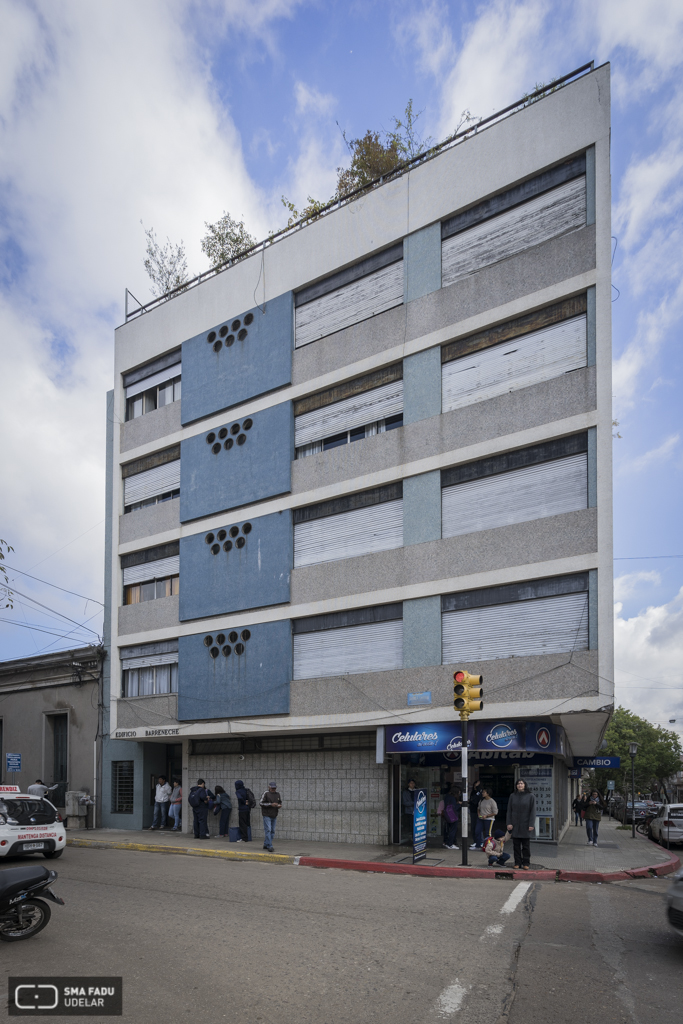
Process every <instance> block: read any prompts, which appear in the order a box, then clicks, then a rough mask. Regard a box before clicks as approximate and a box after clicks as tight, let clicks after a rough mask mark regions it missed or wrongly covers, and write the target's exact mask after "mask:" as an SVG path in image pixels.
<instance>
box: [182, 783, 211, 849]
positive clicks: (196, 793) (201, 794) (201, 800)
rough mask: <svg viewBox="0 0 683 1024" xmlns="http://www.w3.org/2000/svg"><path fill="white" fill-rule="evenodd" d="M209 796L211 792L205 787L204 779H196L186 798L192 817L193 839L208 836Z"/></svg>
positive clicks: (206, 837)
mask: <svg viewBox="0 0 683 1024" xmlns="http://www.w3.org/2000/svg"><path fill="white" fill-rule="evenodd" d="M209 797H212V798H213V793H210V792H209V790H208V789H207V788H206V783H205V782H204V779H197V785H196V786H193V787H192V789H191V790H190V795H189V796H188V798H187V801H188V803H189V805H190V807H191V808H192V814H193V817H194V837H195V839H208V838H209Z"/></svg>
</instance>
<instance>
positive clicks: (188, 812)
mask: <svg viewBox="0 0 683 1024" xmlns="http://www.w3.org/2000/svg"><path fill="white" fill-rule="evenodd" d="M189 754H190V741H189V740H183V770H182V787H183V803H182V808H183V811H182V815H183V832H192V831H193V828H194V826H193V823H192V808H191V807H190V805H189V804H188V802H187V798H188V796H189V793H190V773H189V768H188V761H189ZM195 781H196V780H195Z"/></svg>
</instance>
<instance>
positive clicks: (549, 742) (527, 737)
mask: <svg viewBox="0 0 683 1024" xmlns="http://www.w3.org/2000/svg"><path fill="white" fill-rule="evenodd" d="M472 724H473V725H474V726H475V729H476V733H475V735H474V737H473V736H472V733H474V732H475V730H473V729H472V728H471V727H470V738H469V740H468V744H467V746H468V748H469V749H472V750H529V751H535V752H538V753H548V754H563V753H564V733H563V730H562V729H561V728H559V727H557V726H555V725H553V724H552V723H550V722H518V721H508V722H506V721H498V722H495V721H493V722H476V723H472ZM385 749H386V751H387V753H396V754H399V753H402V754H412V753H422V752H424V753H428V752H430V751H433V752H437V751H438V752H442V753H447V752H449V751H453V750H460V749H462V732H461V729H460V722H428V723H420V724H417V725H388V726H386V728H385Z"/></svg>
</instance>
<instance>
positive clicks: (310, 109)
mask: <svg viewBox="0 0 683 1024" xmlns="http://www.w3.org/2000/svg"><path fill="white" fill-rule="evenodd" d="M294 96H295V98H296V112H297V114H299V115H303V114H317V115H321V114H329V113H330V111H331V110H332V108H333V107H334V105H335V103H336V102H337V101H336V100H335V98H334V96H332V95H331V94H330V93H322V92H319V90H318V89H316V88H315V87H314V86H310V85H306V83H305V82H297V83H296V84H295V86H294Z"/></svg>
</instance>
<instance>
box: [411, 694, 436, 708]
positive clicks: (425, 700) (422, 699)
mask: <svg viewBox="0 0 683 1024" xmlns="http://www.w3.org/2000/svg"><path fill="white" fill-rule="evenodd" d="M431 703H432V691H431V690H425V691H424V693H409V694H408V699H407V701H406V704H407V705H408V707H409V708H414V707H417V706H418V705H419V704H431Z"/></svg>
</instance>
